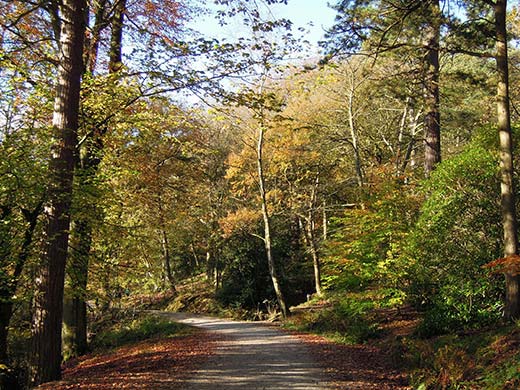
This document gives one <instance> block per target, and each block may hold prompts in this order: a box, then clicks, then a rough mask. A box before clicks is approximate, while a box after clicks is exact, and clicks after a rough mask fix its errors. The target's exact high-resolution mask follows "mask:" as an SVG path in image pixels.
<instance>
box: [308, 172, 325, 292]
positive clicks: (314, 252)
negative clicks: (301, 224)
mask: <svg viewBox="0 0 520 390" xmlns="http://www.w3.org/2000/svg"><path fill="white" fill-rule="evenodd" d="M319 178H320V176H319V174H318V175H316V181H315V183H314V186H313V188H312V192H311V198H310V201H309V210H308V212H307V217H306V222H307V230H306V231H307V235H308V240H307V242H308V244H309V249H310V252H311V257H312V264H313V267H314V287H315V289H316V294H317V295H318V296H320V297H321V296H322V295H323V292H322V288H321V264H320V263H321V262H320V255H319V252H318V244H317V243H316V235H315V233H314V216H313V213H314V210H315V209H316V197H317V192H318V186H319Z"/></svg>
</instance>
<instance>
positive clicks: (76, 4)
mask: <svg viewBox="0 0 520 390" xmlns="http://www.w3.org/2000/svg"><path fill="white" fill-rule="evenodd" d="M85 7H86V1H85V0H62V2H61V3H60V14H61V32H60V45H59V49H60V50H59V53H60V54H59V56H60V57H59V66H58V73H57V87H56V97H55V103H54V114H53V120H52V124H53V130H54V134H55V137H56V141H55V143H54V146H53V151H52V156H51V161H50V165H49V175H50V185H49V188H48V198H49V201H48V203H47V205H46V207H45V214H46V217H47V220H46V227H45V238H46V239H45V244H44V248H43V254H42V258H41V264H40V269H39V271H38V275H37V278H36V294H35V298H34V315H33V323H32V333H33V348H32V360H31V365H32V373H31V380H32V382H33V384H40V383H44V382H48V381H52V380H56V379H59V378H60V377H61V369H60V368H61V360H62V359H61V345H62V344H61V330H62V327H61V324H62V317H63V289H64V279H65V265H66V260H67V249H68V238H69V233H68V232H69V225H70V206H71V198H72V179H73V173H74V153H75V149H76V145H77V129H78V112H79V93H80V85H81V74H82V71H83V40H84V35H85V18H84V15H85Z"/></svg>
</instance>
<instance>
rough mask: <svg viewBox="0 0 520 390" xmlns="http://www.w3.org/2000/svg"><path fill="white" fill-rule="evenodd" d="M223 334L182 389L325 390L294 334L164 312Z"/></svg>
mask: <svg viewBox="0 0 520 390" xmlns="http://www.w3.org/2000/svg"><path fill="white" fill-rule="evenodd" d="M163 315H165V316H168V318H170V319H172V320H174V321H176V322H181V323H184V324H187V325H191V326H195V327H197V328H202V329H205V330H208V331H211V332H216V333H218V334H221V335H223V336H224V338H223V341H221V342H219V343H218V346H217V350H216V351H215V355H213V357H212V358H210V360H209V361H208V362H207V363H206V364H205V365H204V367H202V368H200V369H198V370H197V371H195V372H194V373H193V375H192V376H191V377H190V378H189V379H188V380H187V381H186V383H185V387H183V389H186V390H205V389H208V390H209V389H211V390H221V389H222V390H223V389H227V390H236V389H246V390H256V389H262V390H264V389H265V390H268V389H280V390H282V389H297V390H324V389H327V386H326V382H325V380H324V379H323V376H322V369H320V367H319V366H318V364H317V363H316V362H315V361H314V360H313V359H312V357H311V356H310V353H309V351H308V350H307V348H306V346H305V344H303V343H302V342H301V341H300V340H298V339H297V338H296V337H294V336H291V335H288V334H287V333H284V332H282V331H280V330H278V329H274V328H272V327H269V326H266V325H262V324H261V323H253V322H239V321H231V320H222V319H217V318H211V317H203V316H198V315H191V314H185V313H163Z"/></svg>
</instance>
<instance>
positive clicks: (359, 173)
mask: <svg viewBox="0 0 520 390" xmlns="http://www.w3.org/2000/svg"><path fill="white" fill-rule="evenodd" d="M350 83H351V84H350V90H349V94H348V124H349V129H350V140H351V145H352V149H353V151H354V168H355V171H356V180H357V184H358V186H359V187H362V186H363V181H364V175H363V167H362V165H361V154H360V153H359V142H358V134H357V129H356V123H355V120H354V96H355V93H356V87H355V85H354V83H355V72H352V74H351V80H350Z"/></svg>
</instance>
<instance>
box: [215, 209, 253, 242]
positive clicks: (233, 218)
mask: <svg viewBox="0 0 520 390" xmlns="http://www.w3.org/2000/svg"><path fill="white" fill-rule="evenodd" d="M259 220H260V213H259V211H257V210H251V209H246V208H241V209H238V210H236V211H235V212H233V213H229V214H228V215H227V216H226V217H224V218H222V219H221V220H220V221H219V224H220V228H221V229H222V232H223V234H224V237H230V236H231V235H232V234H233V233H234V232H235V231H237V230H242V231H246V232H252V231H255V230H256V229H255V227H256V225H257V224H258V221H259Z"/></svg>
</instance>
